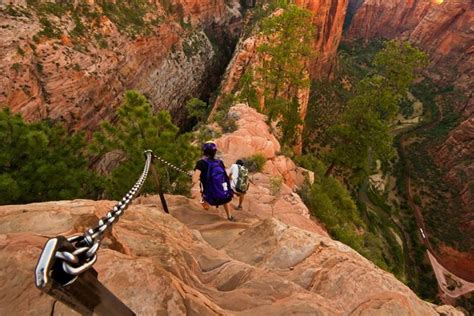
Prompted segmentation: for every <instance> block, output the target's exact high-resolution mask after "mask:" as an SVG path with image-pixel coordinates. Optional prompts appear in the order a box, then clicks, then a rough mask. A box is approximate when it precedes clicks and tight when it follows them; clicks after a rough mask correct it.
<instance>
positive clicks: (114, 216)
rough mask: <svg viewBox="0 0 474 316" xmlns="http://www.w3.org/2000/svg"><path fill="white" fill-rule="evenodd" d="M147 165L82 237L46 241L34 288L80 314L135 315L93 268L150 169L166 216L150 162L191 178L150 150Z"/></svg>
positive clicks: (162, 199)
mask: <svg viewBox="0 0 474 316" xmlns="http://www.w3.org/2000/svg"><path fill="white" fill-rule="evenodd" d="M145 157H146V162H145V166H144V168H143V172H142V174H141V176H140V177H139V178H138V180H137V182H136V183H135V185H134V186H133V187H132V188H131V189H130V191H128V193H127V194H126V195H125V196H124V197H123V198H122V200H120V201H119V202H118V203H117V204H116V205H115V206H114V207H113V208H112V209H111V210H110V211H109V212H108V213H107V215H106V216H104V217H103V218H101V219H100V220H99V222H98V223H97V225H96V226H94V227H91V228H89V229H88V230H86V231H85V232H84V234H82V235H79V236H73V237H69V238H66V237H64V236H59V237H56V238H51V239H49V240H48V241H47V242H46V245H45V247H44V248H43V251H42V253H41V256H40V258H39V261H38V264H37V266H36V271H35V280H36V282H35V283H36V286H37V287H38V288H39V289H40V290H42V291H44V292H46V293H47V294H49V295H50V296H52V297H53V298H55V299H56V300H59V301H61V302H63V303H65V304H66V305H68V306H69V307H71V308H73V309H74V310H76V311H77V312H79V313H81V314H83V315H92V314H93V313H94V314H98V315H134V313H133V312H132V311H131V310H130V309H129V308H128V307H127V306H126V305H125V304H124V303H123V302H121V301H120V300H119V299H118V298H117V297H116V296H114V295H113V294H112V293H111V292H110V291H109V290H108V289H107V288H105V287H104V286H103V285H102V284H101V283H100V282H99V281H98V279H97V272H96V271H95V270H94V269H93V267H92V266H93V265H94V263H95V262H96V261H97V251H98V250H99V247H100V244H101V241H102V239H103V238H104V235H105V233H106V232H107V231H108V230H110V229H111V228H112V226H113V225H114V224H115V223H117V222H118V220H119V218H120V216H122V215H123V214H124V212H125V211H126V209H127V208H128V206H129V205H130V204H131V202H132V201H133V199H134V198H135V197H136V196H137V195H138V194H139V192H140V190H141V189H142V187H143V185H144V183H145V181H146V179H147V177H148V173H149V171H150V169H151V171H152V173H153V176H154V178H155V182H156V185H157V189H158V193H159V195H160V199H161V202H162V205H163V210H164V211H165V212H166V213H169V211H168V206H167V204H166V200H165V197H164V194H163V192H162V190H161V185H160V181H159V176H158V173H157V172H156V169H155V167H154V165H153V160H154V159H156V160H158V161H159V162H161V163H163V164H165V165H166V166H168V167H171V168H173V169H174V170H176V171H179V172H181V173H184V174H186V175H188V176H192V174H191V173H190V172H186V171H184V170H183V169H181V168H179V167H176V166H174V165H173V164H171V163H169V162H168V161H166V160H164V159H162V158H161V157H158V156H155V155H154V154H153V152H152V151H151V150H147V151H145Z"/></svg>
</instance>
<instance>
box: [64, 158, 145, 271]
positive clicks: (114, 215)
mask: <svg viewBox="0 0 474 316" xmlns="http://www.w3.org/2000/svg"><path fill="white" fill-rule="evenodd" d="M145 157H146V162H145V167H144V168H143V173H142V175H141V176H140V178H138V181H137V182H136V183H135V185H134V186H133V187H132V188H131V189H130V191H128V193H127V194H126V195H125V196H124V197H123V198H122V200H121V201H120V202H118V203H117V204H116V205H115V206H114V207H113V208H112V210H110V211H109V212H108V213H107V215H106V216H104V217H102V218H101V219H100V220H99V222H98V224H97V225H96V226H95V227H92V228H90V229H88V230H86V232H85V233H84V234H83V235H80V236H74V237H71V238H69V239H68V241H69V242H70V243H71V244H72V245H73V246H74V247H75V248H76V249H75V250H74V251H73V252H72V253H71V252H68V251H57V252H56V254H55V257H56V258H58V259H61V260H62V261H63V262H62V267H63V270H64V271H65V272H66V273H68V274H70V275H79V274H81V273H83V272H84V271H86V270H87V269H89V268H91V267H92V265H93V264H94V263H95V262H96V260H97V251H98V250H99V247H100V243H101V241H102V239H103V238H104V234H105V232H106V231H107V230H109V229H110V228H111V227H112V226H113V225H114V224H115V223H117V222H118V220H119V218H120V216H121V215H123V213H124V212H125V210H126V209H127V208H128V206H129V205H130V203H131V202H132V200H133V199H134V198H135V197H136V196H137V194H138V193H139V192H140V190H141V189H142V187H143V184H144V183H145V181H146V179H147V177H148V172H149V170H150V165H151V163H152V161H153V158H154V155H153V152H152V151H151V150H147V151H145Z"/></svg>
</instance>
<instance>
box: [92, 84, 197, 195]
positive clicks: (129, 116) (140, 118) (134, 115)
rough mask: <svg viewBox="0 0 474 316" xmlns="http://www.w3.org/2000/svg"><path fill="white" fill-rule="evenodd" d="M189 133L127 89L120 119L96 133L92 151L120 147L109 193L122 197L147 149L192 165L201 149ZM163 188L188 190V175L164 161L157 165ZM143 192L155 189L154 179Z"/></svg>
mask: <svg viewBox="0 0 474 316" xmlns="http://www.w3.org/2000/svg"><path fill="white" fill-rule="evenodd" d="M190 140H191V137H190V135H189V134H179V129H178V128H177V127H176V126H175V125H173V123H172V122H171V115H170V114H169V113H168V112H166V111H160V112H158V113H156V114H154V113H152V110H151V106H150V104H149V103H148V101H147V100H146V98H145V97H144V96H143V95H141V94H140V93H138V92H136V91H127V92H126V93H125V99H124V101H123V104H122V106H121V107H120V108H119V109H118V113H117V122H116V124H115V125H112V124H110V123H108V122H104V123H103V124H102V126H101V130H100V131H99V132H97V133H95V134H94V144H93V145H92V148H91V149H92V150H93V152H95V153H99V154H105V153H107V152H110V151H113V150H119V151H121V152H122V153H123V154H124V157H125V159H124V161H123V162H122V163H121V164H120V165H119V166H118V167H117V168H115V169H114V170H113V171H112V172H111V174H110V175H109V176H108V177H107V186H106V194H107V195H108V196H110V197H112V198H116V199H117V198H120V197H121V196H122V195H123V194H124V193H126V192H127V190H128V189H129V188H130V187H131V186H132V185H133V184H134V183H135V181H136V180H137V178H138V176H139V175H140V173H141V171H142V168H143V165H144V156H143V152H144V151H145V150H147V149H151V150H153V152H154V153H155V154H156V155H158V156H160V157H162V158H163V159H165V160H167V161H169V162H171V163H173V164H175V165H177V166H179V167H181V168H183V169H185V170H189V169H191V168H192V164H193V161H194V160H195V159H196V158H197V156H198V154H199V152H198V150H197V148H196V147H194V146H192V145H191V141H190ZM156 167H157V170H158V173H159V174H160V178H161V182H162V183H161V184H162V186H163V189H164V190H166V191H168V192H173V193H186V192H188V191H189V186H190V181H189V179H188V178H187V176H186V175H183V174H181V173H178V172H176V171H174V170H171V169H166V168H165V167H164V166H162V165H161V164H156ZM144 192H156V188H155V186H154V184H153V183H152V182H151V181H147V184H146V185H145V187H144Z"/></svg>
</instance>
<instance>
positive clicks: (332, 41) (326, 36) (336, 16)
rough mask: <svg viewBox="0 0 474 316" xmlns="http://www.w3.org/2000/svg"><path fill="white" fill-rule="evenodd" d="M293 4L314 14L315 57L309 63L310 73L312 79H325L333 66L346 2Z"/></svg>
mask: <svg viewBox="0 0 474 316" xmlns="http://www.w3.org/2000/svg"><path fill="white" fill-rule="evenodd" d="M295 3H296V4H297V5H299V6H302V7H304V8H306V9H308V10H309V11H311V12H313V14H314V22H313V24H314V29H315V33H316V39H315V42H314V51H315V55H316V56H315V58H314V60H313V61H312V63H311V66H310V73H311V76H312V77H313V78H314V79H323V78H325V79H326V78H328V77H329V76H330V75H331V74H332V72H333V67H334V66H335V62H336V61H335V57H336V52H337V48H338V47H339V43H340V41H341V38H342V28H343V26H344V19H345V18H346V10H347V4H348V0H296V1H295Z"/></svg>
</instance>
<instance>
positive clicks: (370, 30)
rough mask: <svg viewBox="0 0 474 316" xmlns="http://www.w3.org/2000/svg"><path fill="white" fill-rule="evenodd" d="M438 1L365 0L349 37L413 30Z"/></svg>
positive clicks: (375, 35)
mask: <svg viewBox="0 0 474 316" xmlns="http://www.w3.org/2000/svg"><path fill="white" fill-rule="evenodd" d="M435 1H436V0H414V1H413V0H365V1H364V3H363V4H362V5H361V6H360V7H359V9H357V11H356V14H355V15H354V17H353V19H352V22H351V25H350V27H349V30H348V33H347V35H348V37H349V38H363V39H365V40H368V39H370V38H374V37H385V38H393V37H397V36H399V35H401V34H403V33H404V32H406V31H411V30H413V29H414V28H415V27H416V26H417V25H418V23H419V22H420V21H421V20H422V19H423V17H424V16H425V15H426V14H427V13H428V11H429V10H430V8H431V7H432V6H434V5H435ZM356 4H358V3H356ZM359 5H360V4H359Z"/></svg>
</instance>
